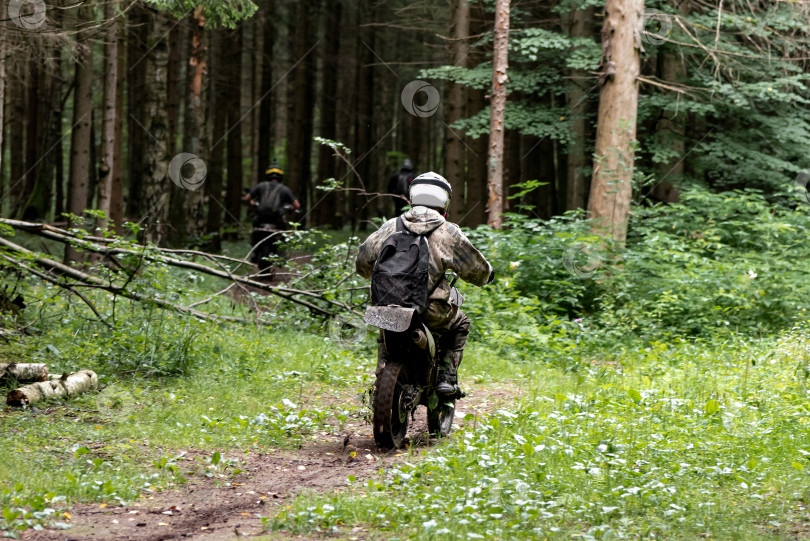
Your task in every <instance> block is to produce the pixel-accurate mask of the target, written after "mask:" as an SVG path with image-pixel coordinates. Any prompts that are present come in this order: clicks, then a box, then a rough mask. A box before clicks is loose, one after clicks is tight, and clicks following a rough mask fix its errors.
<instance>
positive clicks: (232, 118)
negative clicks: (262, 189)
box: [223, 25, 244, 240]
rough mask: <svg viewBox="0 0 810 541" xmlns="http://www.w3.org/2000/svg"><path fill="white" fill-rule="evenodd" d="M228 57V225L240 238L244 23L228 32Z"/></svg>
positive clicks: (226, 221) (229, 236)
mask: <svg viewBox="0 0 810 541" xmlns="http://www.w3.org/2000/svg"><path fill="white" fill-rule="evenodd" d="M227 50H228V51H229V53H228V54H227V57H228V58H227V61H226V64H225V66H223V67H224V68H225V69H226V72H227V73H228V80H227V87H226V94H227V99H226V104H227V105H226V108H227V110H228V124H227V129H226V130H225V131H226V132H227V137H228V143H227V145H228V146H227V149H228V185H227V189H226V191H225V208H226V209H227V212H226V213H225V225H226V227H227V228H228V229H230V230H231V232H229V233H228V235H227V236H226V238H227V239H229V240H234V239H235V238H236V229H237V227H238V226H239V224H240V223H241V221H242V220H241V218H240V216H241V214H242V185H243V183H244V171H243V169H242V26H241V25H240V26H237V27H236V29H234V30H233V31H231V32H230V35H229V36H228V47H227Z"/></svg>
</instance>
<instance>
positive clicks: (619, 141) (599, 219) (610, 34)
mask: <svg viewBox="0 0 810 541" xmlns="http://www.w3.org/2000/svg"><path fill="white" fill-rule="evenodd" d="M643 11H644V1H643V0H607V3H606V5H605V22H604V25H603V27H602V64H601V66H600V72H601V73H600V83H601V85H602V88H601V90H600V93H599V116H598V121H597V131H596V149H595V158H594V168H593V180H592V181H591V193H590V199H589V201H588V212H589V214H590V216H591V217H592V218H593V220H594V231H595V232H597V233H599V234H600V235H602V236H605V237H607V236H611V237H612V238H613V239H614V240H615V241H617V242H618V243H620V244H622V243H623V242H624V240H625V239H626V238H627V219H628V217H629V214H630V199H631V197H632V192H633V185H632V181H633V159H634V155H635V153H634V149H633V143H634V141H635V138H636V112H637V108H638V75H639V70H640V63H639V47H640V43H639V42H638V40H639V36H640V29H641V21H642V17H643Z"/></svg>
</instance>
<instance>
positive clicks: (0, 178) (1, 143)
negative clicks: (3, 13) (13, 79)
mask: <svg viewBox="0 0 810 541" xmlns="http://www.w3.org/2000/svg"><path fill="white" fill-rule="evenodd" d="M5 113H6V34H5V32H0V194H3V195H5V194H6V190H5V182H4V179H5V171H6V167H5V166H6V160H5V158H4V157H5V152H6V147H5V143H6V140H5V138H4V137H3V135H4V134H5V133H6V116H5ZM2 204H3V200H2V199H0V214H2V212H3V208H2Z"/></svg>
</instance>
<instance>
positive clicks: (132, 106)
mask: <svg viewBox="0 0 810 541" xmlns="http://www.w3.org/2000/svg"><path fill="white" fill-rule="evenodd" d="M148 31H149V26H148V18H147V12H146V8H145V7H144V6H143V4H141V3H137V4H135V5H134V6H133V7H132V10H131V11H130V13H129V18H128V20H127V64H128V69H127V143H128V146H129V149H128V150H129V152H128V153H127V154H128V156H129V178H128V181H129V185H128V192H127V208H126V213H127V215H128V216H129V217H130V218H131V219H132V220H133V221H135V222H138V221H140V220H141V218H142V217H143V211H144V207H143V193H142V184H143V175H144V160H143V159H142V157H143V155H144V151H145V148H146V140H147V138H148V137H149V136H148V135H147V134H146V132H145V131H144V122H145V118H144V100H143V96H144V95H145V93H146V89H145V84H146V82H145V77H146V59H145V56H146V51H147V46H146V39H147V33H148Z"/></svg>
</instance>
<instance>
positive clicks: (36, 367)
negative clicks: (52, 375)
mask: <svg viewBox="0 0 810 541" xmlns="http://www.w3.org/2000/svg"><path fill="white" fill-rule="evenodd" d="M11 379H13V380H17V382H19V383H32V382H35V381H45V380H46V379H48V365H46V364H44V363H0V381H3V380H11Z"/></svg>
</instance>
